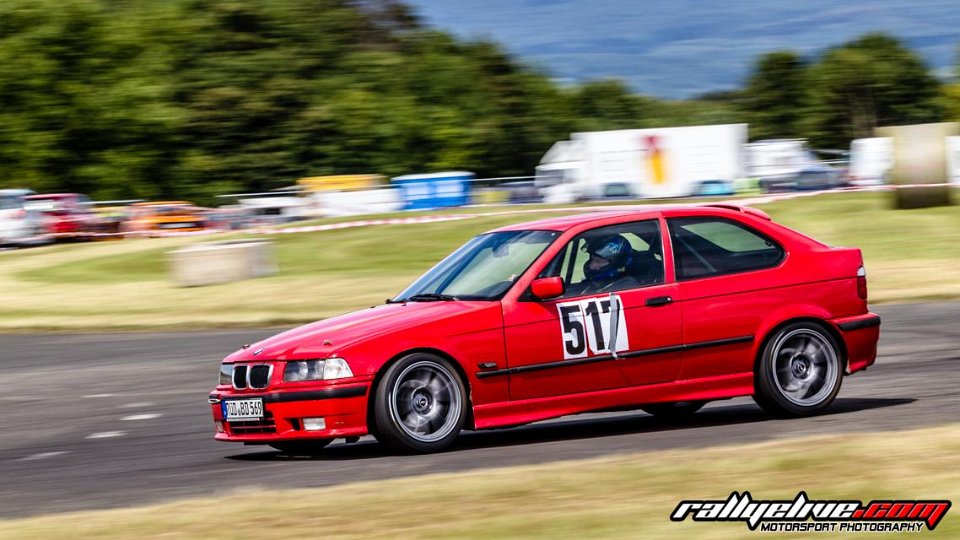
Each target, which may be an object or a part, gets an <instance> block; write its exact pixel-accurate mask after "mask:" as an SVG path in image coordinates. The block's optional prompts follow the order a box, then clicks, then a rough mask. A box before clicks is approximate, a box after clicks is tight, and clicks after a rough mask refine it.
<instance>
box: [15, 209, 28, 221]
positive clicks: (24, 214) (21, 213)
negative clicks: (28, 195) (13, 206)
mask: <svg viewBox="0 0 960 540" xmlns="http://www.w3.org/2000/svg"><path fill="white" fill-rule="evenodd" d="M25 217H27V211H26V210H24V209H23V208H21V209H19V210H17V211H16V212H14V213H13V219H23V218H25Z"/></svg>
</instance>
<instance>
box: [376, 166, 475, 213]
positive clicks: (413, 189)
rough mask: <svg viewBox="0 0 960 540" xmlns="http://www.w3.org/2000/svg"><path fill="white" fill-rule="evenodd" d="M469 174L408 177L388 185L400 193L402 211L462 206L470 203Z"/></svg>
mask: <svg viewBox="0 0 960 540" xmlns="http://www.w3.org/2000/svg"><path fill="white" fill-rule="evenodd" d="M473 176H474V175H473V173H472V172H464V171H453V172H441V173H432V174H407V175H404V176H397V177H396V178H393V179H392V180H391V181H392V183H393V184H394V185H396V186H397V187H398V188H399V189H400V197H401V199H402V200H403V209H404V210H429V209H431V208H449V207H453V206H463V205H465V204H467V203H468V202H469V201H470V184H471V180H473Z"/></svg>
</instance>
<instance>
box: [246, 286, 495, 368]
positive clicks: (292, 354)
mask: <svg viewBox="0 0 960 540" xmlns="http://www.w3.org/2000/svg"><path fill="white" fill-rule="evenodd" d="M490 305H491V302H490V301H486V302H480V301H452V302H449V301H446V302H445V301H439V302H407V303H400V304H384V305H380V306H373V307H370V308H366V309H361V310H358V311H354V312H351V313H346V314H343V315H338V316H336V317H331V318H329V319H324V320H322V321H317V322H314V323H310V324H305V325H303V326H299V327H297V328H293V329H291V330H287V331H286V332H282V333H280V334H277V335H275V336H272V337H269V338H267V339H264V340H262V341H259V342H257V343H254V344H251V345H250V346H249V347H244V348H242V349H240V350H238V351H236V352H235V353H233V354H231V355H230V356H228V357H227V360H228V361H246V360H260V359H262V360H288V359H292V358H306V357H311V358H325V357H327V356H331V355H333V354H334V353H336V352H337V351H338V350H341V349H343V348H346V347H348V346H350V345H351V344H354V343H357V342H358V341H362V340H364V339H370V338H373V337H377V336H381V335H383V334H385V333H390V332H400V331H403V330H407V329H409V328H412V327H415V326H418V325H421V324H426V323H435V322H437V321H438V320H440V319H444V318H448V317H453V316H460V315H465V314H468V313H470V312H474V311H479V310H482V309H484V308H489V307H490Z"/></svg>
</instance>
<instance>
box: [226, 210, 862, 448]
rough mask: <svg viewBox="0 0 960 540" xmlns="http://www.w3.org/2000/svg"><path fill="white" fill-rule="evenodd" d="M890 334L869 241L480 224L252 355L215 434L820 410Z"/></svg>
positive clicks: (736, 226)
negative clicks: (882, 334)
mask: <svg viewBox="0 0 960 540" xmlns="http://www.w3.org/2000/svg"><path fill="white" fill-rule="evenodd" d="M879 326H880V318H879V317H878V316H877V315H874V314H872V313H870V312H869V311H868V310H867V284H866V273H865V271H864V266H863V259H862V256H861V253H860V251H859V250H858V249H851V248H837V247H831V246H827V245H825V244H822V243H820V242H818V241H816V240H813V239H811V238H809V237H807V236H804V235H803V234H800V233H798V232H796V231H793V230H791V229H788V228H787V227H784V226H782V225H779V224H777V223H774V222H773V221H771V220H770V218H769V217H768V216H767V215H766V214H764V213H763V212H761V211H759V210H755V209H752V208H742V207H737V206H729V205H705V206H688V207H683V206H675V207H650V208H645V209H642V210H636V209H632V210H627V211H613V212H602V213H593V214H586V215H575V216H568V217H558V218H553V219H544V220H541V221H534V222H531V223H523V224H519V225H511V226H508V227H503V228H500V229H497V230H494V231H491V232H488V233H485V234H481V235H480V236H477V237H476V238H474V239H472V240H470V241H469V242H467V243H466V244H464V245H463V246H462V247H461V248H460V249H458V250H456V251H455V252H453V253H452V254H451V255H449V256H448V257H447V258H445V259H444V260H443V261H441V262H440V263H439V264H437V265H436V266H435V267H434V268H432V269H431V270H430V271H428V272H427V273H426V274H424V275H423V276H422V277H421V278H419V279H418V280H417V281H415V282H414V283H413V284H412V285H410V286H409V287H408V288H407V289H406V290H404V291H403V292H401V293H400V294H398V295H397V296H396V297H395V298H393V299H391V300H388V301H387V303H386V304H385V305H381V306H375V307H371V308H368V309H363V310H360V311H355V312H353V313H348V314H346V315H341V316H338V317H333V318H331V319H327V320H323V321H319V322H315V323H312V324H308V325H305V326H302V327H299V328H295V329H293V330H289V331H287V332H284V333H281V334H279V335H276V336H274V337H271V338H269V339H266V340H263V341H261V342H259V343H255V344H253V345H250V346H245V347H243V348H242V349H240V350H238V351H236V352H235V353H233V354H231V355H230V356H228V357H227V358H226V359H225V360H224V361H223V364H222V365H221V369H220V382H219V384H218V385H217V387H216V389H215V390H214V391H213V392H212V393H211V394H210V396H209V401H210V404H211V409H212V412H213V419H214V422H215V424H216V439H218V440H222V441H236V442H245V443H254V444H269V445H271V446H273V447H274V448H277V449H280V450H281V451H284V452H288V453H311V452H313V451H315V450H317V449H319V448H322V447H323V446H324V445H326V444H328V443H329V442H330V441H331V440H332V439H335V438H341V437H342V438H347V439H352V438H355V437H359V436H361V435H366V434H373V435H374V436H375V437H376V438H377V439H378V440H379V441H381V442H382V443H385V444H387V445H389V446H391V447H394V448H396V449H401V450H406V451H418V452H429V451H436V450H440V449H442V448H444V447H446V446H447V445H449V444H450V443H451V442H452V441H453V440H454V438H456V436H457V434H458V433H459V432H460V431H461V430H463V429H470V430H479V429H489V428H500V427H506V426H516V425H519V424H524V423H528V422H536V421H538V420H544V419H547V418H554V417H558V416H563V415H568V414H574V413H581V412H587V411H599V410H608V409H620V410H623V409H630V408H638V409H643V410H644V411H647V412H649V413H651V414H654V415H664V416H671V415H672V416H680V415H688V414H692V413H694V412H696V411H697V410H698V409H699V408H700V407H701V406H703V404H704V403H706V402H708V401H712V400H718V399H727V398H732V397H737V396H753V398H754V399H755V400H756V402H757V403H758V404H759V405H760V406H761V407H763V408H764V409H765V410H766V411H768V412H770V413H771V414H773V415H776V416H798V415H809V414H815V413H818V412H820V411H822V410H824V409H825V408H826V407H828V406H829V405H830V404H831V402H832V401H833V399H834V398H835V397H836V395H837V392H838V391H839V390H840V384H841V381H842V378H843V376H844V374H850V373H854V372H857V371H860V370H863V369H866V368H867V367H868V366H870V365H871V364H873V362H874V360H875V359H876V353H877V340H878V338H879Z"/></svg>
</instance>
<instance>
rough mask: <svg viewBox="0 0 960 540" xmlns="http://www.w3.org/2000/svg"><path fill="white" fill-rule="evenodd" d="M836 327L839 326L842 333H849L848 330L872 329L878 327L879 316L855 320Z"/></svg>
mask: <svg viewBox="0 0 960 540" xmlns="http://www.w3.org/2000/svg"><path fill="white" fill-rule="evenodd" d="M837 326H839V327H840V329H841V330H843V331H844V332H849V331H850V330H860V329H861V328H873V327H874V326H880V316H879V315H874V316H873V317H868V318H866V319H857V320H856V321H850V322H845V323H840V324H838V325H837Z"/></svg>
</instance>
